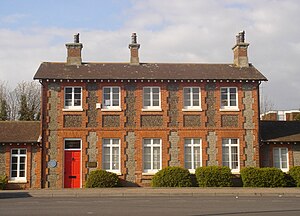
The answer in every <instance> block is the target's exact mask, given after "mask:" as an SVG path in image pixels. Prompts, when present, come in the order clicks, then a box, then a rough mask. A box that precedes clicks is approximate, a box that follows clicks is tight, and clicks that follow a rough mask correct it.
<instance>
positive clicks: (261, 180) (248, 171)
mask: <svg viewBox="0 0 300 216" xmlns="http://www.w3.org/2000/svg"><path fill="white" fill-rule="evenodd" d="M241 178H242V181H243V186H244V187H284V186H286V177H285V174H284V172H282V171H281V170H280V169H278V168H273V167H272V168H269V167H264V168H258V167H245V168H243V169H242V170H241Z"/></svg>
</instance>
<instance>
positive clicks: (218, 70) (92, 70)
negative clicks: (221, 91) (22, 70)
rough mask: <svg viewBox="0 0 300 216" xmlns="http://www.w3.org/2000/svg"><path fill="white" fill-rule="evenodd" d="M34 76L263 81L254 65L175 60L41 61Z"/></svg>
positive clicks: (46, 77) (37, 77)
mask: <svg viewBox="0 0 300 216" xmlns="http://www.w3.org/2000/svg"><path fill="white" fill-rule="evenodd" d="M34 79H83V80H85V79H117V80H119V79H137V80H140V79H150V80H154V79H163V80H166V79H169V80H172V79H199V80H200V79H203V80H206V79H208V80H213V79H216V80H226V79H228V80H257V81H258V80H261V81H266V80H267V78H266V77H265V76H263V75H262V74H261V73H260V72H259V71H258V70H257V69H256V68H255V67H254V66H252V65H250V66H249V67H235V66H234V65H232V64H192V63H186V64H177V63H174V64H172V63H140V64H139V65H131V64H129V63H83V64H81V65H79V66H77V65H67V64H66V63H55V62H54V63H51V62H44V63H42V64H41V65H40V67H39V69H38V71H37V73H36V74H35V76H34Z"/></svg>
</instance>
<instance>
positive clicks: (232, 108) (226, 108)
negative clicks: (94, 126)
mask: <svg viewBox="0 0 300 216" xmlns="http://www.w3.org/2000/svg"><path fill="white" fill-rule="evenodd" d="M223 89H226V103H227V105H223V102H222V90H223ZM230 89H235V101H236V105H235V106H233V105H230V102H231V100H232V99H231V95H230ZM220 102H221V104H220V107H221V108H220V111H239V108H238V105H239V103H238V88H237V87H221V88H220Z"/></svg>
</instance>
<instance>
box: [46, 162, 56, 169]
mask: <svg viewBox="0 0 300 216" xmlns="http://www.w3.org/2000/svg"><path fill="white" fill-rule="evenodd" d="M56 166H57V161H56V160H50V161H48V168H54V167H56Z"/></svg>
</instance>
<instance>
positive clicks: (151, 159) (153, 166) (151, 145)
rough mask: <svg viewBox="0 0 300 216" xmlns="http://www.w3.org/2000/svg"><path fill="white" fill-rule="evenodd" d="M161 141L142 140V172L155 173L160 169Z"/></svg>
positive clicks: (153, 139)
mask: <svg viewBox="0 0 300 216" xmlns="http://www.w3.org/2000/svg"><path fill="white" fill-rule="evenodd" d="M161 163H162V155H161V139H158V138H146V139H143V170H144V171H143V172H144V173H156V172H157V171H158V170H160V169H161Z"/></svg>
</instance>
